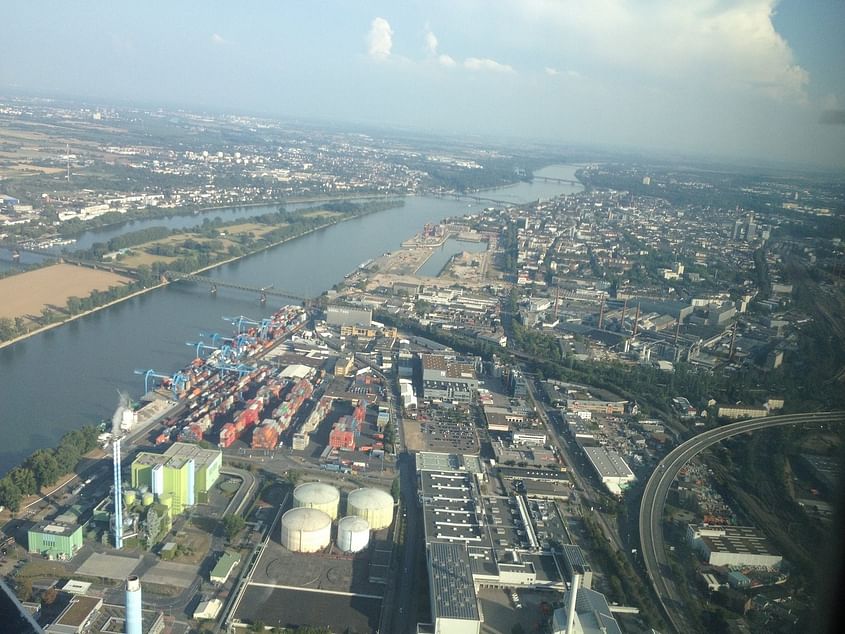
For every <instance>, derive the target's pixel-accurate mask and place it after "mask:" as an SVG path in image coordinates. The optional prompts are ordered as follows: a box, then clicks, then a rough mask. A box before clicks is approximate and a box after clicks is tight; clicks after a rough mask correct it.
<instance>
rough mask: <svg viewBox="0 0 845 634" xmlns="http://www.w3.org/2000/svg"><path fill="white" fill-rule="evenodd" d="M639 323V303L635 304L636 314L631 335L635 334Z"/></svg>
mask: <svg viewBox="0 0 845 634" xmlns="http://www.w3.org/2000/svg"><path fill="white" fill-rule="evenodd" d="M639 325H640V305H639V304H637V315H636V317H634V331H633V335H634V336H635V337H636V336H637V327H638V326H639Z"/></svg>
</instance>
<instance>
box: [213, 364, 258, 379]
mask: <svg viewBox="0 0 845 634" xmlns="http://www.w3.org/2000/svg"><path fill="white" fill-rule="evenodd" d="M218 369H219V370H222V371H225V372H237V373H238V377H242V376H244V375H245V374H249V373H250V372H252V371H253V370H255V366H253V365H246V364H245V363H238V364H237V365H235V364H233V363H226V364H221V365H219V366H218Z"/></svg>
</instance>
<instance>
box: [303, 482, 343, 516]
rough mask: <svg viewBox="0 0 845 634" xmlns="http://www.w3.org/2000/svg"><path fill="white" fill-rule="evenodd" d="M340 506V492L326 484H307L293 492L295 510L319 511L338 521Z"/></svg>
mask: <svg viewBox="0 0 845 634" xmlns="http://www.w3.org/2000/svg"><path fill="white" fill-rule="evenodd" d="M339 505H340V492H339V491H338V490H337V489H336V488H334V487H333V486H332V485H330V484H326V483H324V482H306V483H305V484H300V485H299V486H298V487H296V489H294V491H293V507H294V508H306V509H317V510H318V511H323V512H324V513H326V514H327V515H328V516H329V517H331V518H332V519H333V520H335V519H337V509H338V506H339Z"/></svg>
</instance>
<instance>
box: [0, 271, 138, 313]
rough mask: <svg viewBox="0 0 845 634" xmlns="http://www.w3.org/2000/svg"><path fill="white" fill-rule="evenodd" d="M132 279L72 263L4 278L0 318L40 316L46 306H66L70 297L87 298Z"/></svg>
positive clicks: (0, 299) (0, 284)
mask: <svg viewBox="0 0 845 634" xmlns="http://www.w3.org/2000/svg"><path fill="white" fill-rule="evenodd" d="M128 281H129V279H128V278H126V277H123V276H121V275H117V274H116V273H110V272H108V271H98V270H94V269H89V268H86V267H82V266H74V265H72V264H54V265H52V266H47V267H44V268H43V269H37V270H35V271H28V272H26V273H20V274H19V275H10V276H9V277H4V278H3V279H0V317H9V318H11V319H14V318H15V317H28V316H30V315H32V316H38V315H40V314H41V309H43V308H45V307H46V306H53V307H56V308H61V307H63V306H64V305H65V304H66V303H67V300H68V298H69V297H80V298H81V297H87V296H88V295H89V294H90V293H91V291H95V290H98V291H104V290H107V289H108V288H109V287H111V286H119V285H121V284H124V283H126V282H128Z"/></svg>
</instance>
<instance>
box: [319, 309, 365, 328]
mask: <svg viewBox="0 0 845 634" xmlns="http://www.w3.org/2000/svg"><path fill="white" fill-rule="evenodd" d="M372 321H373V309H372V308H363V307H361V308H358V307H356V306H329V307H328V308H327V309H326V323H327V324H328V325H329V326H357V325H363V326H369V325H370V324H371V323H372Z"/></svg>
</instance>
